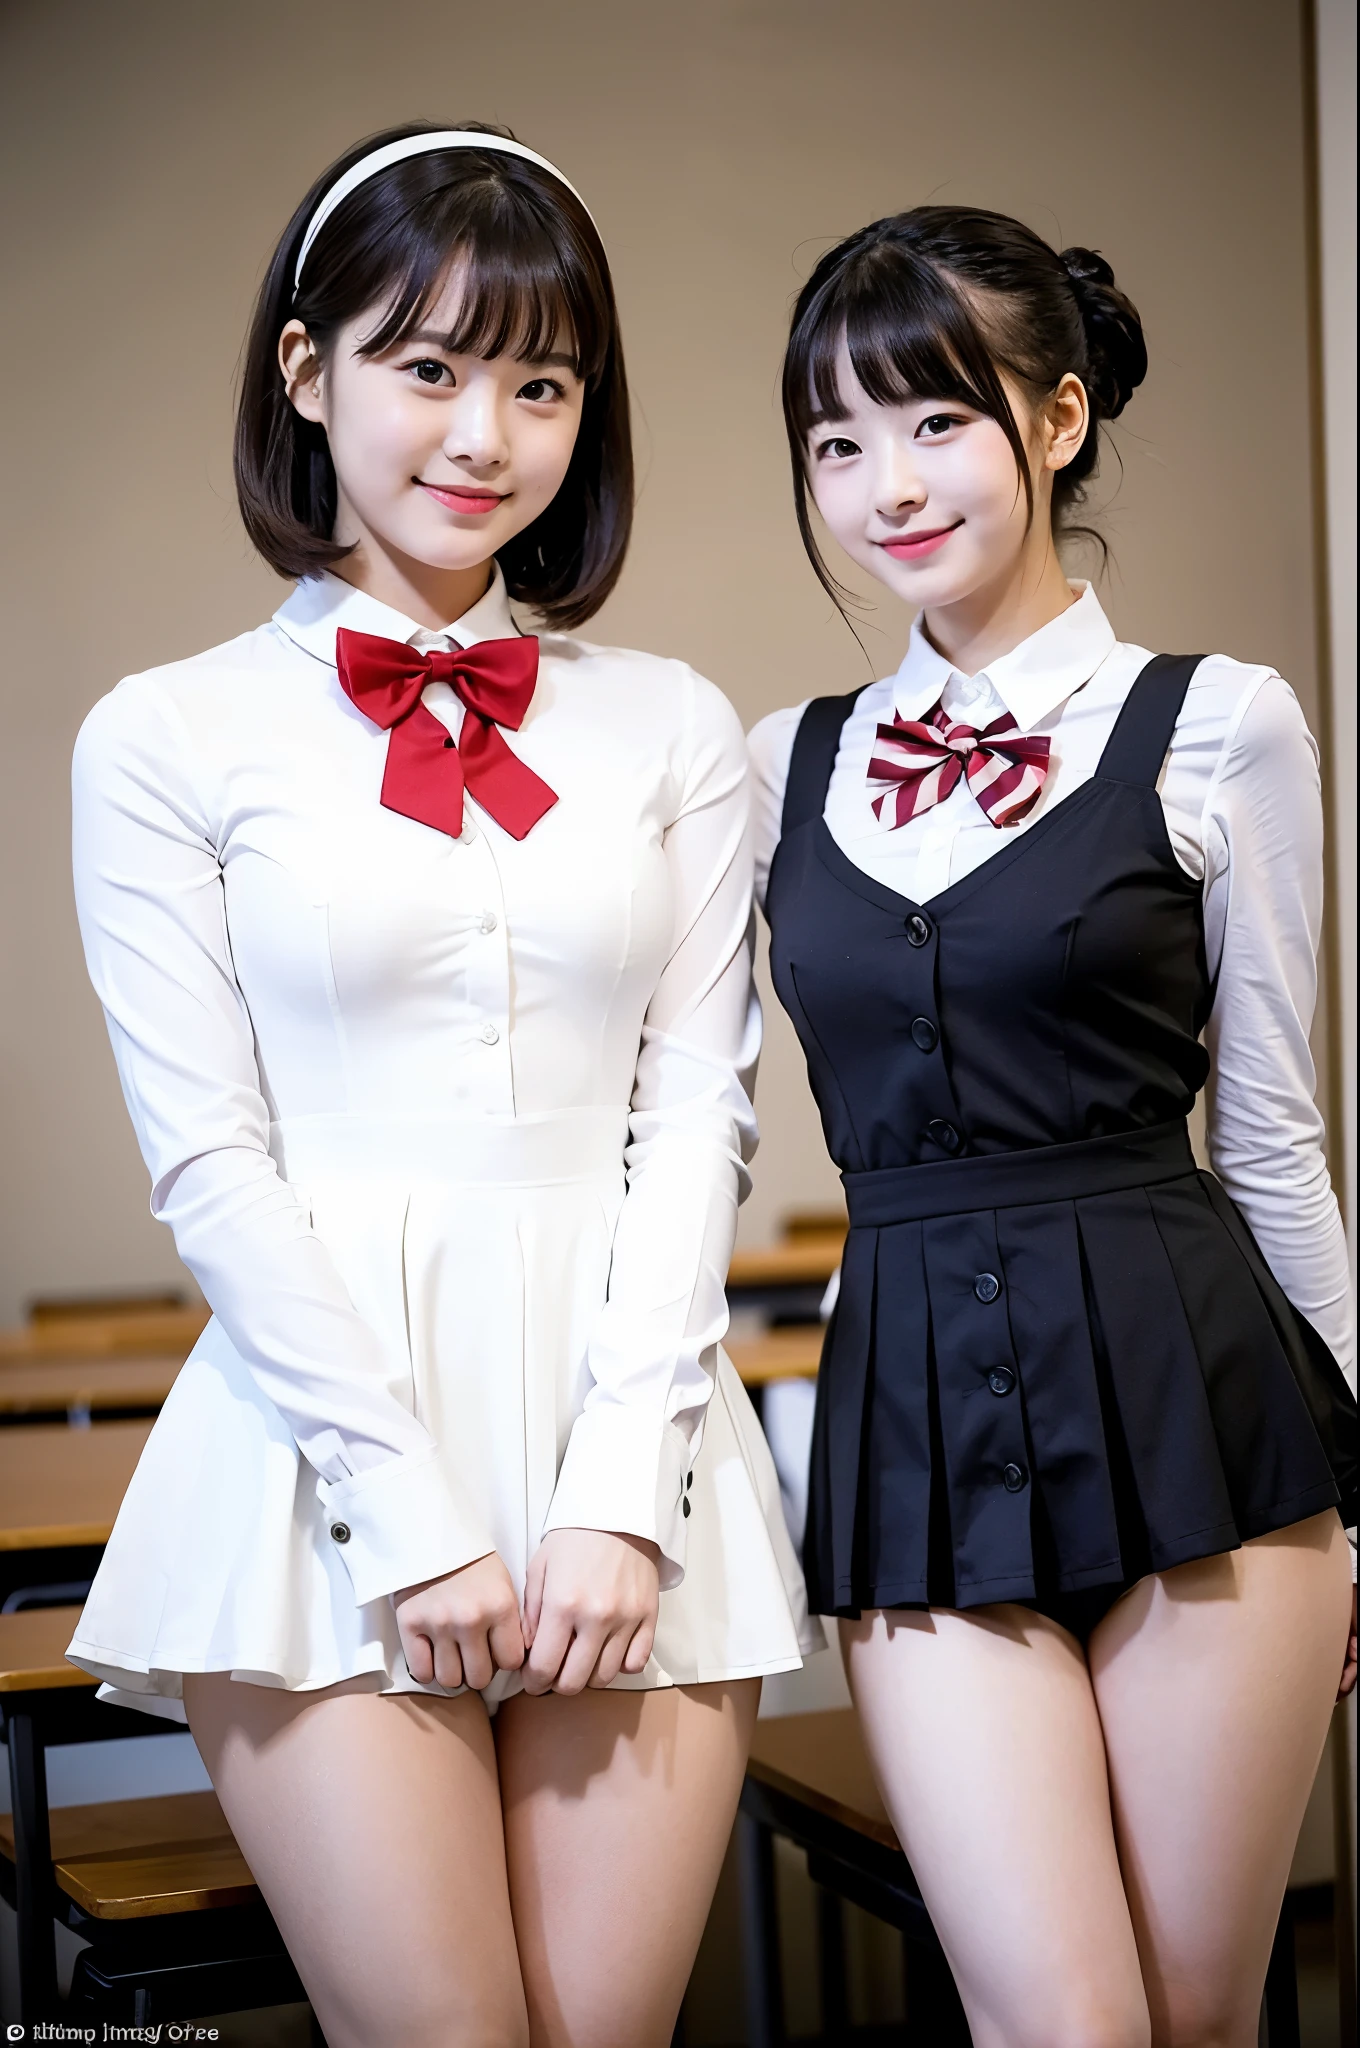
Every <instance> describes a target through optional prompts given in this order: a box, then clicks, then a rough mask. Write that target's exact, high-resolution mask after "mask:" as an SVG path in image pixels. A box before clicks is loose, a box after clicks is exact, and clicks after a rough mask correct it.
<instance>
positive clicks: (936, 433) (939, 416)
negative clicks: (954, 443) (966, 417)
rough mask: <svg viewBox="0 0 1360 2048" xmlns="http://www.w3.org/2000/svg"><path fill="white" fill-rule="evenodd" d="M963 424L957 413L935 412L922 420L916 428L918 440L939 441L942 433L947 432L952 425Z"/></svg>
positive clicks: (959, 425) (958, 425)
mask: <svg viewBox="0 0 1360 2048" xmlns="http://www.w3.org/2000/svg"><path fill="white" fill-rule="evenodd" d="M963 424H964V422H963V421H962V420H961V419H960V418H959V416H958V414H957V413H952V412H933V413H931V414H930V416H929V418H928V419H924V420H922V422H921V424H920V426H919V427H918V428H917V429H916V437H917V439H918V440H921V439H924V440H927V441H938V440H939V438H940V436H941V434H947V433H948V432H949V429H950V428H951V427H961V426H963Z"/></svg>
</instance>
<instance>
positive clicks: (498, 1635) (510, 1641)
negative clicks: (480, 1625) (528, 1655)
mask: <svg viewBox="0 0 1360 2048" xmlns="http://www.w3.org/2000/svg"><path fill="white" fill-rule="evenodd" d="M490 1640H491V1654H492V1656H493V1657H494V1658H495V1660H496V1669H497V1670H498V1671H518V1670H519V1668H520V1666H521V1664H522V1663H523V1662H524V1650H525V1644H524V1633H523V1631H522V1629H521V1628H520V1624H519V1610H518V1608H516V1609H515V1610H514V1611H513V1612H512V1613H510V1614H507V1615H505V1616H504V1617H503V1618H502V1619H501V1620H500V1621H498V1622H497V1623H496V1624H495V1626H494V1628H493V1629H492V1631H491V1638H490Z"/></svg>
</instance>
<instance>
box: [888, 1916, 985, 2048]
mask: <svg viewBox="0 0 1360 2048" xmlns="http://www.w3.org/2000/svg"><path fill="white" fill-rule="evenodd" d="M902 1979H903V1988H904V1990H905V1993H906V2007H907V2031H906V2037H905V2038H906V2039H907V2040H908V2041H910V2042H911V2044H912V2048H971V2043H972V2039H973V2036H972V2034H971V2033H970V2032H969V2029H968V2021H967V2018H966V2016H965V2014H964V2010H963V2001H962V1999H961V1998H960V1997H959V1993H958V1986H957V1985H956V1984H955V1982H954V1973H953V1971H952V1970H951V1969H950V1967H949V1965H948V1963H947V1962H946V1961H945V1958H944V1950H943V1949H940V1948H936V1947H935V1946H934V1945H931V1946H930V1947H927V1946H926V1945H925V1944H924V1943H921V1942H916V1941H909V1940H908V1939H907V1937H906V1936H905V1935H903V1937H902Z"/></svg>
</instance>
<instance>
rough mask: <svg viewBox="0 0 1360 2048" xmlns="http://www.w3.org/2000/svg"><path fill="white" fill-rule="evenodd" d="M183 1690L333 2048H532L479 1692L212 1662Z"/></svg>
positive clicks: (226, 1806)
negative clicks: (268, 1679)
mask: <svg viewBox="0 0 1360 2048" xmlns="http://www.w3.org/2000/svg"><path fill="white" fill-rule="evenodd" d="M184 1703H185V1708H186V1710H187V1712H188V1716H189V1726H190V1728H191V1729H192V1731H193V1735H194V1740H195V1741H196V1742H197V1744H198V1747H199V1750H200V1752H201V1754H202V1757H203V1761H204V1763H205V1764H206V1765H207V1768H208V1772H209V1775H210V1776H211V1778H212V1781H213V1784H214V1786H215V1787H216V1789H217V1794H218V1797H219V1798H220V1800H221V1802H222V1806H223V1810H224V1811H225V1813H226V1816H227V1819H228V1821H229V1822H230V1824H231V1828H232V1831H233V1833H234V1834H235V1836H236V1839H237V1841H238V1842H239V1843H240V1845H241V1849H242V1851H243V1852H244V1855H245V1857H246V1860H247V1862H248V1863H249V1864H250V1867H251V1870H252V1872H253V1873H254V1876H255V1879H256V1882H257V1883H258V1884H259V1887H260V1890H261V1891H262V1892H263V1894H264V1896H265V1898H266V1900H267V1901H268V1903H269V1906H270V1909H271V1911H272V1912H273V1914H274V1917H275V1919H276V1920H277V1921H278V1924H279V1928H280V1931H281V1932H282V1934H283V1937H284V1940H285V1941H286V1942H287V1944H288V1950H289V1953H290V1955H291V1956H292V1957H293V1960H294V1962H295V1963H296V1965H297V1969H298V1974H299V1975H300V1977H301V1978H302V1981H303V1983H304V1985H305V1986H306V1988H307V1994H308V1997H309V1998H310V1999H311V2001H312V2005H313V2007H314V2009H315V2011H316V2014H317V2017H318V2019H319V2020H320V2022H321V2026H322V2029H323V2031H324V2033H325V2036H326V2039H327V2041H328V2043H329V2044H330V2048H381V2044H384V2043H386V2042H390V2041H400V2042H401V2043H402V2048H449V2043H450V2042H452V2041H456V2042H458V2044H459V2048H525V2044H526V2043H527V2042H528V2039H529V2029H528V2021H527V2016H526V2012H525V2005H524V1993H523V1988H522V1985H521V1982H520V1975H519V1962H518V1958H517V1955H516V1951H515V1934H514V1924H513V1920H512V1918H511V1913H510V1897H509V1889H508V1885H507V1881H506V1869H505V1845H504V1836H503V1832H502V1826H501V1808H500V1793H499V1788H498V1784H497V1778H496V1754H495V1749H494V1746H493V1744H492V1739H491V1730H490V1727H489V1725H488V1722H487V1716H486V1710H485V1708H484V1707H483V1705H482V1702H481V1700H480V1699H479V1698H477V1697H476V1696H475V1695H463V1696H461V1697H460V1698H457V1699H440V1698H437V1697H433V1696H428V1695H414V1694H409V1693H407V1694H386V1695H381V1694H378V1693H375V1692H373V1691H372V1690H370V1689H368V1688H367V1687H366V1686H365V1685H364V1683H363V1681H354V1680H351V1681H349V1682H347V1683H346V1684H344V1685H339V1686H332V1687H329V1688H328V1689H327V1690H326V1691H324V1692H320V1693H295V1692H283V1691H275V1690H274V1689H272V1688H270V1687H266V1686H258V1685H245V1684H241V1683H239V1682H238V1681H236V1680H233V1679H232V1678H230V1677H228V1676H227V1675H226V1674H225V1673H223V1672H212V1673H208V1674H204V1675H201V1676H196V1677H194V1676H190V1677H186V1678H185V1681H184Z"/></svg>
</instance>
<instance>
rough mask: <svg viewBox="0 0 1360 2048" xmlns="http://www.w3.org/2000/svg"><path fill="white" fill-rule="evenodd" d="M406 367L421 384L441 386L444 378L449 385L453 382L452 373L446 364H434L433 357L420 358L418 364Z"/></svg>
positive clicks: (410, 364)
mask: <svg viewBox="0 0 1360 2048" xmlns="http://www.w3.org/2000/svg"><path fill="white" fill-rule="evenodd" d="M406 367H407V369H408V370H410V371H411V373H412V375H413V376H414V377H415V378H416V380H417V382H418V383H421V384H442V383H443V381H444V379H445V377H447V378H448V380H449V382H450V384H451V383H452V382H453V372H452V370H450V368H449V366H448V364H447V363H440V362H436V360H435V358H434V357H433V356H422V357H421V358H420V360H419V361H418V362H414V363H408V364H407V365H406Z"/></svg>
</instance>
